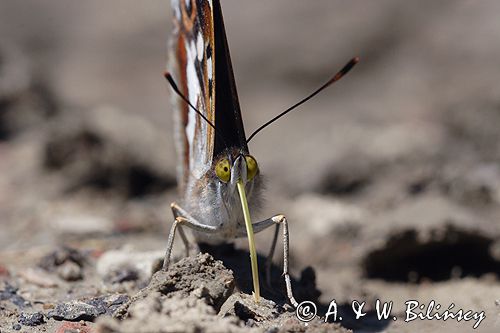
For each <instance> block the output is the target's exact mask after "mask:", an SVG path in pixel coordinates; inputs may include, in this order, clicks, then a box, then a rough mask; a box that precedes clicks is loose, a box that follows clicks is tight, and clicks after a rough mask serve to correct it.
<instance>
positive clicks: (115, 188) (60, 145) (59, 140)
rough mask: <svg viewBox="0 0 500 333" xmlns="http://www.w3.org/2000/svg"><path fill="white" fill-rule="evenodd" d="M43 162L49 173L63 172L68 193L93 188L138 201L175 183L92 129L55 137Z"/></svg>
mask: <svg viewBox="0 0 500 333" xmlns="http://www.w3.org/2000/svg"><path fill="white" fill-rule="evenodd" d="M43 163H44V167H45V168H46V169H48V170H51V171H58V172H62V173H64V175H65V178H66V179H67V182H68V185H67V187H66V192H68V193H71V192H75V191H78V190H80V189H83V188H92V189H96V190H98V191H104V192H113V193H114V194H118V195H120V196H122V197H125V198H138V197H143V196H146V195H151V194H158V193H161V192H163V191H165V190H167V189H169V188H171V187H174V186H175V184H176V182H175V179H173V178H170V177H168V176H167V175H162V174H160V173H159V172H156V171H155V170H154V169H152V168H151V167H149V166H148V165H147V163H146V162H142V161H140V160H138V159H136V158H134V156H131V155H130V154H128V152H126V151H123V150H120V149H118V148H115V147H113V146H112V145H111V144H110V143H109V142H106V140H105V138H103V137H101V136H99V135H98V134H96V133H94V132H93V131H91V130H83V131H81V132H79V133H75V134H74V135H62V136H59V135H56V136H55V137H54V138H53V139H52V140H50V141H49V142H47V144H46V146H45V151H44V161H43Z"/></svg>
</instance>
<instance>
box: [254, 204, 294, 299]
mask: <svg viewBox="0 0 500 333" xmlns="http://www.w3.org/2000/svg"><path fill="white" fill-rule="evenodd" d="M272 225H276V229H275V232H274V238H273V243H272V244H271V250H270V251H269V255H268V257H267V260H266V274H267V279H268V280H269V282H268V283H269V284H270V279H271V264H272V258H273V255H274V250H275V248H276V242H277V240H278V234H279V228H280V225H283V276H284V277H285V285H286V293H287V296H288V299H289V300H290V303H292V305H293V306H294V307H295V308H296V307H297V306H298V305H299V304H298V303H297V301H296V300H295V297H293V292H292V282H291V279H290V274H289V273H288V255H289V251H288V244H289V236H288V221H287V219H286V217H285V215H281V214H279V215H275V216H273V217H271V218H269V219H267V220H264V221H260V222H257V223H254V224H253V229H254V232H255V233H258V232H260V231H262V230H264V229H267V228H269V227H270V226H272Z"/></svg>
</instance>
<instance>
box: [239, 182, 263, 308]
mask: <svg viewBox="0 0 500 333" xmlns="http://www.w3.org/2000/svg"><path fill="white" fill-rule="evenodd" d="M237 186H238V192H239V193H240V200H241V208H242V209H243V218H244V219H245V225H246V228H247V235H248V247H249V249H250V263H251V265H252V279H253V290H254V297H255V301H256V302H258V301H259V299H260V287H259V267H258V265H257V251H256V250H255V240H254V237H253V227H252V220H250V211H249V210H248V202H247V196H246V194H245V186H244V185H243V181H242V180H241V179H240V180H238V183H237Z"/></svg>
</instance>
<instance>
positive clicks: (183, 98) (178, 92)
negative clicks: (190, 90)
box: [163, 72, 228, 148]
mask: <svg viewBox="0 0 500 333" xmlns="http://www.w3.org/2000/svg"><path fill="white" fill-rule="evenodd" d="M163 76H165V78H166V79H167V81H168V83H170V86H171V87H172V89H173V90H174V91H175V93H176V94H177V95H179V97H180V98H182V100H183V101H184V102H186V103H187V104H188V105H189V106H190V107H191V109H193V111H194V112H196V113H197V114H198V115H199V116H200V117H201V118H203V120H205V121H206V122H207V124H209V125H210V126H211V127H212V128H213V129H214V131H215V135H218V136H219V138H221V139H222V142H223V144H224V146H226V148H227V147H228V145H227V143H226V140H225V139H224V136H223V135H221V133H219V131H218V130H217V128H216V127H215V125H214V124H213V123H212V122H211V121H210V120H208V119H207V117H205V116H204V115H203V113H201V112H200V111H199V110H198V109H197V108H195V107H194V105H193V104H191V102H189V100H188V99H187V98H186V96H184V94H183V93H182V92H181V91H180V90H179V88H178V87H177V84H176V83H175V81H174V78H173V77H172V75H171V74H170V73H169V72H165V73H164V74H163Z"/></svg>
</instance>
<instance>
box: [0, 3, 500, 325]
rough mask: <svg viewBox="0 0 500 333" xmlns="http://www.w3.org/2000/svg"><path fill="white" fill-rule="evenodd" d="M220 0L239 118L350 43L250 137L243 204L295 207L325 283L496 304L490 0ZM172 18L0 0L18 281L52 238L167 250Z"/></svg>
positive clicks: (345, 290) (365, 293)
mask: <svg viewBox="0 0 500 333" xmlns="http://www.w3.org/2000/svg"><path fill="white" fill-rule="evenodd" d="M222 7H223V11H224V17H225V23H226V29H227V36H228V39H229V45H230V48H231V55H232V60H233V67H234V70H235V76H236V81H237V85H238V92H239V96H240V103H241V108H242V112H243V118H244V122H245V127H246V131H247V133H251V132H252V131H253V129H255V128H257V127H258V126H259V125H261V124H262V123H264V122H265V121H267V120H268V119H270V118H271V117H273V116H274V115H276V114H277V113H279V112H280V111H282V110H284V109H286V108H287V107H289V106H290V105H292V104H294V103H295V102H296V101H298V100H300V99H301V98H303V97H304V96H306V95H308V94H309V93H310V92H311V91H313V90H314V89H316V88H317V87H319V86H320V85H321V84H323V83H324V82H325V81H326V80H327V79H329V78H330V77H331V75H333V74H334V73H335V72H336V71H337V70H338V69H340V68H341V67H342V66H343V65H344V64H345V63H346V62H347V61H348V60H349V59H350V58H352V57H353V56H356V55H358V56H360V58H361V62H360V64H359V65H358V66H357V67H356V68H355V69H354V70H353V71H352V72H351V73H350V74H349V75H348V76H347V77H345V78H344V79H343V80H342V81H340V82H339V83H338V84H336V85H335V86H333V87H331V88H330V89H328V90H326V91H324V92H323V93H322V94H320V95H319V96H318V97H316V98H314V99H313V100H312V101H310V102H308V103H307V104H306V105H304V106H303V107H301V108H300V110H296V111H294V112H293V113H292V114H290V115H288V116H287V117H285V118H284V119H282V120H280V121H279V122H278V123H275V124H273V125H272V126H271V127H269V128H267V129H266V130H265V131H263V132H262V133H261V134H259V136H257V137H256V138H255V139H254V140H253V141H252V143H251V145H250V151H251V153H252V154H253V155H254V156H255V157H256V158H257V160H258V162H259V165H260V168H261V172H262V173H263V174H264V175H265V176H266V179H267V191H266V205H265V208H264V209H263V211H262V212H260V213H259V214H254V217H253V218H254V219H255V220H257V219H258V218H264V217H268V216H271V215H272V214H275V213H284V214H286V215H287V216H288V218H289V221H290V233H291V236H290V237H291V257H292V258H291V260H292V262H291V265H292V272H293V273H294V274H299V273H300V271H301V270H302V269H303V268H304V267H306V266H309V265H310V266H312V267H313V268H314V269H315V270H316V275H317V283H318V288H319V290H320V291H321V292H322V298H321V299H322V300H323V301H325V302H328V301H329V300H330V299H332V298H335V299H336V300H337V301H340V302H349V301H350V300H352V299H365V300H370V299H376V298H382V299H385V300H394V301H395V302H396V303H397V304H398V302H399V304H403V303H404V301H405V300H408V299H412V298H417V299H419V300H422V302H424V300H427V299H436V298H437V299H438V300H439V301H440V302H441V303H442V304H449V303H451V302H454V303H455V304H457V305H459V306H460V307H463V308H464V309H465V308H467V309H469V308H471V309H474V310H477V311H482V310H485V311H487V313H488V315H489V317H488V319H489V320H490V323H493V322H494V321H495V318H496V316H497V315H498V309H496V308H495V300H496V299H500V283H499V281H498V273H499V272H500V261H499V260H500V243H498V239H499V235H500V224H499V218H500V164H499V161H500V145H499V142H500V130H499V126H500V89H499V82H500V72H499V70H498V68H499V66H500V60H499V59H500V43H499V42H498V38H499V34H500V20H499V15H498V13H499V12H500V3H498V2H497V1H493V0H483V1H480V2H479V1H473V0H440V1H434V0H432V1H431V0H429V1H418V2H411V3H410V2H401V1H396V0H381V1H377V2H373V1H355V2H352V1H350V2H346V1H337V0H335V1H332V0H315V1H307V2H306V1H303V0H273V1H266V0H254V1H227V0H226V1H223V2H222ZM170 29H171V13H170V3H169V1H166V0H162V1H159V0H149V1H147V2H138V1H133V0H120V1H117V0H113V1H97V0H88V1H79V2H76V1H72V2H70V1H64V0H46V1H43V2H40V1H35V0H26V1H12V0H3V1H1V2H0V175H1V176H0V268H1V269H0V271H1V272H7V273H0V274H7V275H8V276H10V277H12V278H17V277H19V276H21V277H23V278H24V280H22V279H21V280H20V281H21V282H20V283H22V281H25V280H27V281H29V278H26V274H27V273H26V269H28V268H27V267H30V265H35V263H37V262H38V260H39V259H40V257H41V256H44V255H46V254H47V253H50V252H51V251H54V249H56V248H58V247H59V246H61V245H66V246H71V247H72V248H77V249H85V251H93V252H92V253H100V254H99V256H100V255H101V254H102V253H106V252H107V251H114V252H113V253H115V254H116V255H118V254H119V253H123V252H126V253H136V254H137V255H141V254H147V255H149V256H150V257H151V258H157V257H158V256H161V253H162V252H163V250H164V246H165V244H166V238H167V234H168V230H169V227H170V224H171V221H172V216H171V212H170V209H169V204H170V202H171V201H174V200H177V199H178V197H177V193H176V188H175V186H176V183H175V182H176V181H175V166H176V160H175V153H174V145H173V135H172V113H171V109H170V105H171V104H170V98H171V97H172V94H171V91H170V89H169V87H168V86H167V83H166V82H165V80H164V78H163V76H162V73H163V71H164V69H165V64H166V55H167V52H166V47H167V40H168V37H169V34H170ZM270 234H272V232H269V235H267V234H263V235H262V236H260V235H259V236H258V240H259V251H260V252H261V253H265V251H267V247H268V245H269V239H270V236H271V235H270ZM244 244H245V241H243V242H241V246H244ZM177 245H179V244H177ZM178 250H180V247H179V248H178ZM178 252H179V253H180V251H178ZM278 253H280V252H278ZM150 257H148V258H150ZM276 262H279V259H278V258H276ZM99 267H101V266H99ZM101 268H102V267H101ZM106 269H108V268H106V267H105V268H102V270H101V271H100V272H99V273H100V274H104V275H106V274H108V273H109V272H108V271H106ZM109 269H111V268H109ZM103 272H104V273H103ZM23 274H24V275H23ZM28 275H29V274H28ZM60 278H62V279H63V280H64V277H60ZM35 284H36V283H35ZM395 307H396V308H397V306H395ZM399 308H400V309H403V307H401V306H399ZM413 324H414V325H415V326H414V327H415V330H419V331H423V330H425V329H428V330H430V331H432V330H433V329H436V327H440V326H439V325H444V323H443V322H419V323H413ZM432 325H437V326H432ZM446 325H449V326H448V327H450V328H453V329H456V328H464V329H467V328H470V326H468V325H465V326H464V325H463V324H460V325H457V323H456V322H455V323H446ZM453 325H457V326H456V327H455V326H453ZM403 327H404V328H407V327H410V326H407V325H406V324H404V323H402V322H397V323H394V324H391V325H388V326H387V327H386V326H384V329H386V330H389V331H390V330H394V331H397V330H398V329H402V328H403Z"/></svg>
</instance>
